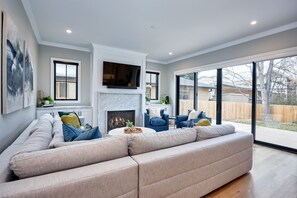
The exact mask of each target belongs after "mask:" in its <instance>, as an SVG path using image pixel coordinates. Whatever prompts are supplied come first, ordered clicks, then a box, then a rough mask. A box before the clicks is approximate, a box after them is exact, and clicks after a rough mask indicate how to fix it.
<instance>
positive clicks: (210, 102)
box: [197, 70, 217, 124]
mask: <svg viewBox="0 0 297 198" xmlns="http://www.w3.org/2000/svg"><path fill="white" fill-rule="evenodd" d="M197 93H198V97H197V100H198V101H197V109H198V110H199V111H204V112H205V113H206V116H207V117H211V118H212V123H213V124H215V123H216V103H217V102H216V100H217V70H209V71H203V72H198V77H197Z"/></svg>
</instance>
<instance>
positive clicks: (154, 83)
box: [145, 71, 160, 100]
mask: <svg viewBox="0 0 297 198" xmlns="http://www.w3.org/2000/svg"><path fill="white" fill-rule="evenodd" d="M159 75H160V73H158V72H151V71H147V72H146V89H145V90H146V91H145V95H146V97H148V98H150V99H151V100H159Z"/></svg>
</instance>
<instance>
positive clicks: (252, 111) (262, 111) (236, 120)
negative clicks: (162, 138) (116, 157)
mask: <svg viewBox="0 0 297 198" xmlns="http://www.w3.org/2000/svg"><path fill="white" fill-rule="evenodd" d="M177 82H178V83H177V90H178V91H177V93H178V94H177V107H178V108H177V109H178V110H179V111H177V114H187V113H188V110H189V109H193V108H195V109H198V110H201V111H205V112H206V114H207V116H209V117H211V118H212V119H213V124H214V123H217V124H221V123H223V124H225V123H229V124H232V125H234V126H235V127H236V129H237V130H239V131H243V132H247V133H251V132H252V133H253V134H254V135H255V136H254V138H255V142H256V143H260V144H265V145H268V146H272V147H277V148H280V149H285V150H288V151H294V152H296V151H297V56H292V57H286V58H278V59H271V60H266V61H259V62H254V63H249V64H244V65H237V66H232V67H226V68H222V69H217V70H209V71H203V72H198V73H189V74H184V75H180V76H177ZM196 107H197V108H196Z"/></svg>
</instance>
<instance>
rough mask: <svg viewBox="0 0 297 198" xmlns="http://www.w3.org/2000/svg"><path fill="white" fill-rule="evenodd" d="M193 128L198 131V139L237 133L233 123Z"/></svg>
mask: <svg viewBox="0 0 297 198" xmlns="http://www.w3.org/2000/svg"><path fill="white" fill-rule="evenodd" d="M193 128H194V129H195V130H196V131H197V141H199V140H206V139H210V138H215V137H219V136H223V135H228V134H232V133H235V127H234V126H233V125H231V124H223V125H214V126H194V127H193Z"/></svg>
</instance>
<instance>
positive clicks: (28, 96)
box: [24, 45, 34, 108]
mask: <svg viewBox="0 0 297 198" xmlns="http://www.w3.org/2000/svg"><path fill="white" fill-rule="evenodd" d="M24 61H25V62H24V108H26V107H29V106H31V105H33V104H34V101H33V100H34V93H33V66H32V61H31V53H30V50H29V48H28V46H27V45H25V60H24Z"/></svg>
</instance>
